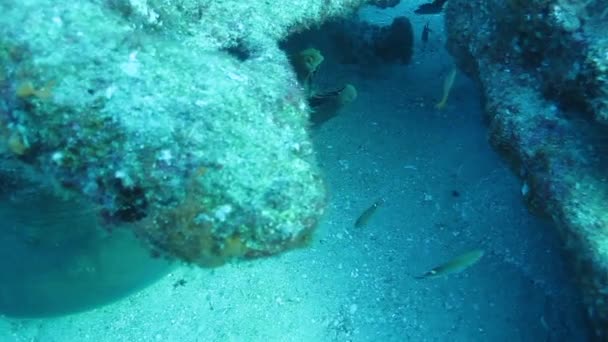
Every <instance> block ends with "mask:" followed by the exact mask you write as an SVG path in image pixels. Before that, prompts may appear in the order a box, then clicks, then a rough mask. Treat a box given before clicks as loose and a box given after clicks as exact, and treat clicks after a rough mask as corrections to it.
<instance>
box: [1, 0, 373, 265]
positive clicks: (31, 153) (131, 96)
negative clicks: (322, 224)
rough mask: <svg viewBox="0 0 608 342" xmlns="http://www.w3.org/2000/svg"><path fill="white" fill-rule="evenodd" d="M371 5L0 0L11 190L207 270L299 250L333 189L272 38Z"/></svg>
mask: <svg viewBox="0 0 608 342" xmlns="http://www.w3.org/2000/svg"><path fill="white" fill-rule="evenodd" d="M363 2H364V1H363V0H344V1H323V0H309V1H292V2H285V3H282V4H281V5H280V6H277V5H276V4H273V3H272V2H268V1H246V2H244V1H236V0H229V1H213V0H198V1H195V0H184V1H161V0H148V1H141V0H107V1H78V2H57V1H50V0H25V1H14V0H8V1H2V2H1V3H0V12H2V16H1V17H0V146H1V148H0V169H2V170H4V171H5V172H1V173H0V174H1V175H2V177H3V178H4V179H2V180H1V181H0V183H5V184H26V183H27V184H30V183H32V182H36V183H37V184H40V186H42V187H45V188H52V189H53V191H54V192H55V194H56V195H58V196H68V197H69V196H77V197H78V198H81V197H83V198H85V199H86V200H87V201H90V202H91V203H92V204H93V205H95V206H96V207H97V208H98V212H99V213H100V217H101V218H103V220H104V222H105V225H106V226H108V227H111V226H112V225H113V224H115V223H116V224H121V225H122V224H125V223H128V224H129V226H130V227H131V228H132V229H133V230H134V231H135V232H137V234H138V236H140V237H141V238H142V239H143V240H144V241H146V242H147V244H148V245H150V246H151V247H152V248H153V249H154V250H156V251H159V252H162V253H165V252H166V253H167V254H168V255H172V256H176V257H178V258H180V259H183V260H186V261H190V262H194V263H197V264H199V265H203V266H216V265H221V264H222V263H224V262H226V261H227V260H229V259H231V258H233V257H236V258H250V257H257V256H263V255H270V254H274V253H277V252H280V251H283V250H286V249H288V248H291V247H295V246H300V245H302V244H303V243H305V242H306V241H307V240H308V238H309V236H310V233H311V231H312V230H313V228H314V227H315V225H316V222H317V220H318V218H319V216H320V215H321V213H322V212H323V207H324V189H323V185H322V181H321V177H320V174H319V172H318V170H317V167H316V162H315V159H314V155H313V150H312V145H311V142H310V140H309V136H308V131H307V126H308V110H309V109H308V104H307V102H306V98H305V96H304V95H303V94H302V87H301V85H299V84H298V82H297V80H296V77H295V75H294V73H293V70H292V68H291V65H290V63H289V58H288V56H286V55H285V53H284V52H282V51H281V50H280V49H279V48H278V44H277V42H278V41H279V40H281V39H282V38H284V37H285V36H286V35H288V34H290V33H293V32H296V31H298V30H302V29H305V28H308V27H310V26H312V25H316V24H318V23H320V22H322V21H324V20H327V19H328V18H331V17H336V16H340V15H346V14H349V13H352V11H354V10H355V9H356V8H357V7H358V6H360V5H361V4H362V3H363ZM269 18H271V20H269ZM7 170H8V171H7ZM15 170H20V171H15ZM6 177H17V178H22V177H23V178H22V179H27V182H23V183H21V182H19V181H15V180H7V179H6ZM33 214H34V215H35V212H34V213H33ZM66 229H70V227H66Z"/></svg>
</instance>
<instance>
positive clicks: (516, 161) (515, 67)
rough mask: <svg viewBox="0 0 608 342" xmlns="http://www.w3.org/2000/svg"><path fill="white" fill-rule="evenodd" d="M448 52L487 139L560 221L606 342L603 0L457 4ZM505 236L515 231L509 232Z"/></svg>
mask: <svg viewBox="0 0 608 342" xmlns="http://www.w3.org/2000/svg"><path fill="white" fill-rule="evenodd" d="M445 16H446V17H445V21H446V26H447V30H448V35H449V37H448V48H449V50H450V52H451V53H452V54H453V55H454V56H455V58H456V60H457V63H458V64H459V66H460V67H461V68H462V69H463V70H465V71H466V72H467V73H468V74H469V75H470V76H471V77H473V78H474V79H475V80H477V82H478V83H479V85H480V87H481V89H482V92H483V95H484V101H485V106H486V112H487V115H488V121H489V126H490V139H491V142H492V143H493V145H494V146H495V147H496V149H497V150H499V152H501V153H502V155H503V156H504V157H505V158H506V159H507V160H508V161H509V162H510V164H511V165H512V166H513V169H514V170H515V171H516V172H517V173H518V174H519V175H520V176H521V177H522V179H523V181H524V185H523V188H522V193H523V195H524V197H525V198H526V200H527V202H528V204H529V205H530V207H531V208H532V209H533V210H534V211H536V212H538V213H541V214H544V215H546V216H548V217H550V218H552V219H553V221H554V222H555V224H556V226H557V228H558V229H559V232H560V234H561V236H562V238H563V240H564V245H565V247H566V250H567V253H568V256H569V257H570V258H571V259H572V264H573V265H574V270H575V274H576V277H577V280H578V283H579V284H580V287H581V289H582V292H583V296H584V301H585V304H586V305H587V312H588V315H589V319H590V322H591V323H592V324H593V326H594V328H595V335H596V336H597V339H598V340H602V341H605V340H606V339H608V126H607V125H608V35H607V34H606V33H607V32H608V10H607V9H606V7H605V2H603V1H568V0H530V1H519V0H509V1H505V0H473V1H471V0H450V1H449V2H448V7H447V9H446V13H445ZM505 229H511V228H510V227H505Z"/></svg>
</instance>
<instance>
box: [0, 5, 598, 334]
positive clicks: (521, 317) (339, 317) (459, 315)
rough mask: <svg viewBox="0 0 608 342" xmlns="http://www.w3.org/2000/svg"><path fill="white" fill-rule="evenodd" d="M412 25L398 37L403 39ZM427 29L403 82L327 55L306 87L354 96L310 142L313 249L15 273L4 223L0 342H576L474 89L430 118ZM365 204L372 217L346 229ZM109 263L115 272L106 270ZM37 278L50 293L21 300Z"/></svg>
mask: <svg viewBox="0 0 608 342" xmlns="http://www.w3.org/2000/svg"><path fill="white" fill-rule="evenodd" d="M386 13H390V12H386V11H385V12H382V13H381V14H379V13H375V12H374V10H371V12H370V13H367V14H366V15H368V16H370V17H372V18H380V19H382V16H383V15H387V14H386ZM425 22H426V18H425V19H424V20H422V19H420V20H419V21H415V22H414V25H415V27H416V29H417V32H418V30H419V29H420V27H421V25H424V23H425ZM431 24H432V25H433V27H435V28H436V32H435V34H434V35H433V36H432V39H431V41H430V42H429V44H428V46H426V47H425V48H424V49H423V48H422V45H421V44H420V42H417V45H416V50H415V54H414V58H413V60H412V63H411V64H410V65H408V66H399V65H392V66H380V67H374V68H361V67H358V66H344V65H341V64H339V63H337V62H336V59H335V58H333V57H332V55H331V53H328V55H327V56H326V60H325V62H324V64H323V66H322V68H321V69H320V71H319V75H318V82H319V84H320V85H323V86H327V87H332V86H335V85H340V84H343V83H345V82H349V83H352V84H354V85H355V86H356V88H357V90H358V98H357V100H356V101H355V102H354V103H352V104H350V105H349V106H348V107H347V108H345V109H344V110H343V111H342V112H341V113H340V114H339V115H338V116H337V117H335V118H333V119H332V120H330V121H328V122H327V123H325V124H324V125H322V126H321V127H319V128H318V129H316V130H315V131H313V132H312V136H313V141H314V144H315V147H316V150H317V151H318V158H319V163H320V165H321V167H322V170H323V173H324V176H325V179H326V183H327V188H328V192H329V203H328V209H327V213H326V215H325V216H324V218H323V220H322V222H321V224H320V226H319V228H318V231H317V233H316V235H315V239H314V242H313V243H312V246H310V247H308V248H306V249H301V250H297V251H293V252H290V253H287V254H284V255H281V256H279V257H275V258H270V259H261V260H256V261H253V262H246V263H237V264H230V265H227V266H225V267H221V268H218V269H215V270H205V269H199V268H195V267H188V266H181V265H173V266H172V267H169V266H167V265H166V264H163V263H158V261H157V260H151V259H146V258H145V257H142V256H141V254H139V252H137V251H135V252H133V249H136V247H135V246H137V244H136V243H135V242H134V240H129V241H127V240H128V238H124V239H125V240H124V241H123V240H120V239H122V238H116V239H117V240H118V242H116V241H114V240H112V238H111V236H110V237H108V235H105V234H103V233H101V232H99V233H98V234H94V235H93V236H89V235H76V236H75V237H74V239H76V240H74V241H76V242H77V243H76V245H78V246H80V247H78V248H74V246H71V247H70V246H62V247H61V248H59V249H53V248H50V247H49V248H47V249H45V250H46V251H47V252H48V254H46V255H38V256H36V257H32V258H31V262H27V263H26V262H24V263H23V264H22V265H23V267H15V265H16V264H18V262H17V261H16V260H17V259H15V258H14V256H15V254H16V253H22V254H20V255H26V254H27V253H28V251H29V252H31V251H33V250H34V249H35V248H34V247H33V246H29V245H28V244H20V241H21V242H23V241H24V239H23V238H15V237H14V236H13V235H11V230H10V228H9V227H10V226H11V225H10V224H7V225H6V227H7V228H6V229H5V231H4V232H2V234H3V235H2V237H1V239H0V243H1V244H2V253H3V255H4V256H5V257H6V258H4V259H3V260H5V261H6V260H11V258H13V259H12V260H13V261H12V262H5V263H4V264H2V263H0V267H2V269H4V270H10V272H4V273H3V278H2V282H1V283H0V309H4V310H3V314H4V316H2V317H0V341H585V340H587V338H586V334H585V322H584V318H583V317H584V313H583V309H582V305H581V304H580V295H579V293H578V292H577V289H576V287H575V286H574V284H573V281H572V277H571V272H570V270H569V269H568V263H567V260H566V259H565V258H564V256H563V255H562V253H561V242H560V240H559V238H558V236H557V234H556V231H555V229H554V228H553V227H552V225H551V223H550V222H545V221H542V220H541V219H539V218H536V217H534V216H532V215H531V214H530V213H529V212H528V211H527V209H526V208H525V207H524V205H523V201H522V197H521V186H522V184H521V183H520V181H519V180H518V179H517V178H516V177H515V176H514V175H513V174H512V172H511V170H509V169H508V167H507V165H506V164H505V163H503V162H502V161H501V159H500V157H499V156H498V155H497V154H496V153H495V152H494V151H493V150H492V149H491V148H490V147H489V144H488V140H487V136H486V134H487V133H486V128H485V126H484V122H483V121H484V120H483V113H482V108H481V105H480V97H479V92H478V90H477V89H476V88H475V86H474V84H473V82H472V81H470V80H469V79H467V78H466V76H465V75H464V74H462V73H458V75H457V78H456V82H455V84H454V87H453V89H452V93H451V95H450V99H449V100H448V105H447V107H446V108H445V109H444V110H443V111H438V110H436V109H434V105H435V103H436V102H437V101H438V100H439V98H440V97H441V93H442V87H443V78H444V77H445V75H446V74H447V73H448V72H449V70H451V68H452V67H453V62H452V60H451V59H450V57H449V55H448V54H447V52H445V51H444V49H443V37H442V33H441V29H440V27H441V21H440V18H438V17H433V18H431ZM417 38H418V37H417ZM378 198H383V199H384V200H385V203H384V204H383V205H382V206H380V207H379V208H378V210H377V211H376V212H375V213H374V215H373V216H372V217H371V218H370V220H369V222H368V224H367V225H366V226H364V227H361V228H355V227H354V221H355V220H356V218H357V217H358V216H359V215H360V214H361V212H363V211H364V210H365V209H366V208H368V207H369V206H370V205H371V204H372V203H373V202H374V201H376V200H377V199H378ZM5 209H6V208H5ZM4 213H5V214H6V216H5V217H6V218H5V220H4V221H3V222H5V223H6V222H9V220H10V219H14V216H13V217H12V218H9V217H11V215H10V213H6V210H4ZM87 217H88V216H87ZM33 219H35V217H34V218H33ZM87 219H89V218H87ZM3 227H4V226H3ZM43 236H48V235H44V234H43ZM51 236H52V235H51ZM11 239H13V240H11ZM61 241H65V240H64V239H62V240H61ZM101 241H105V243H106V245H103V243H101ZM121 241H122V242H121ZM125 241H127V242H125ZM84 242H86V243H84ZM82 243H84V246H90V248H82V246H83V244H82ZM99 246H105V248H107V249H106V250H105V251H106V252H105V253H104V252H103V251H100V250H103V248H101V247H99ZM28 248H29V249H28ZM476 248H480V249H483V250H484V251H485V252H486V253H485V255H484V257H483V258H482V259H481V260H480V261H479V263H477V264H475V265H473V266H472V267H471V268H469V269H467V270H465V271H463V272H461V273H458V274H453V275H450V276H447V277H443V278H436V279H423V280H417V279H415V278H414V277H415V276H417V275H419V274H422V273H424V272H426V271H428V270H429V269H430V268H432V267H434V266H436V265H438V264H440V263H442V262H444V261H446V260H449V259H450V258H452V257H453V256H455V255H458V254H460V253H462V252H466V251H468V250H471V249H476ZM36 250H38V251H40V249H36ZM43 251H44V250H43ZM92 251H93V252H92ZM116 251H120V253H119V256H122V257H118V258H114V259H112V258H110V257H109V255H113V253H112V252H116ZM127 252H131V253H132V254H133V255H136V256H137V257H135V256H133V255H132V256H131V257H128V256H126V255H125V254H124V253H127ZM56 253H60V254H62V256H61V257H60V258H58V260H59V261H55V262H64V263H67V262H74V263H75V265H72V267H71V269H72V271H73V272H74V273H75V274H77V277H78V278H79V279H81V280H82V279H83V278H82V275H83V274H88V275H87V276H86V277H85V278H87V277H88V278H87V279H88V280H87V281H85V284H76V285H75V283H74V282H73V280H72V281H71V280H70V279H69V277H70V274H66V273H62V272H58V271H57V269H64V268H65V267H63V266H61V267H57V268H56V269H53V268H52V267H50V266H49V265H51V264H53V262H54V261H53V259H52V258H51V257H49V255H53V254H56ZM104 255H105V257H104ZM30 256H31V255H30ZM21 260H25V259H21ZM66 260H68V261H66ZM74 260H76V261H74ZM125 260H137V261H133V262H132V263H131V264H130V265H124V263H125ZM92 264H94V265H92ZM119 266H120V268H119ZM49 268H50V269H49ZM118 270H120V271H118ZM41 274H42V276H41ZM120 274H122V275H123V277H122V278H121V277H120V276H119V275H120ZM125 274H129V275H125ZM37 276H38V278H37ZM41 278H43V280H44V281H46V282H47V283H45V284H47V285H48V284H53V286H55V287H54V288H53V287H50V285H49V286H44V289H45V290H46V293H41V292H44V291H42V290H40V287H38V289H37V290H35V289H33V286H31V284H33V283H36V284H39V281H40V279H41ZM116 278H118V280H117V279H116ZM108 279H109V280H108ZM104 280H105V282H104ZM18 281H22V284H19V282H18ZM108 284H113V285H112V286H114V287H112V286H110V285H108ZM148 284H149V286H147V287H145V288H144V289H142V287H144V285H148ZM70 286H72V287H70ZM108 287H112V289H113V290H112V291H107V290H108ZM50 289H54V291H51V290H50ZM25 290H27V291H25ZM28 291H34V292H28ZM36 291H37V292H36ZM33 294H35V296H39V297H35V298H39V299H38V300H32V296H33ZM16 295H19V296H20V298H23V301H17V300H15V298H18V297H16ZM26 300H29V301H30V302H25V301H26ZM20 304H21V305H20ZM66 313H71V314H67V315H66ZM23 316H26V317H28V318H23ZM41 316H52V317H41Z"/></svg>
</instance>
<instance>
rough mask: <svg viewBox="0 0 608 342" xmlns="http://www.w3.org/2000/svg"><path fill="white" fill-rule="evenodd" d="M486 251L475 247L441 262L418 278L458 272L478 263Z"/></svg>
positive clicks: (417, 277)
mask: <svg viewBox="0 0 608 342" xmlns="http://www.w3.org/2000/svg"><path fill="white" fill-rule="evenodd" d="M483 254H484V252H483V251H482V250H481V249H474V250H472V251H469V252H466V253H464V254H461V255H459V256H457V257H455V258H453V259H452V260H450V261H448V262H446V263H444V264H441V265H439V266H437V267H435V268H433V269H432V270H430V271H428V272H426V273H424V274H422V275H419V276H416V277H415V278H416V279H425V278H436V277H441V276H444V275H448V274H452V273H458V272H462V271H464V270H466V269H467V268H469V267H471V266H473V265H474V264H476V263H477V262H478V261H479V259H481V257H482V256H483Z"/></svg>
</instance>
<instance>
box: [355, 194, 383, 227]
mask: <svg viewBox="0 0 608 342" xmlns="http://www.w3.org/2000/svg"><path fill="white" fill-rule="evenodd" d="M382 204H384V199H382V198H380V199H378V200H377V201H376V202H374V203H373V204H372V205H371V206H369V208H367V209H365V211H363V212H362V213H361V215H359V217H358V218H357V220H356V221H355V228H361V227H363V226H365V225H366V224H367V222H368V221H369V219H370V218H371V217H372V216H373V215H374V213H375V212H376V209H378V207H379V206H381V205H382Z"/></svg>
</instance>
